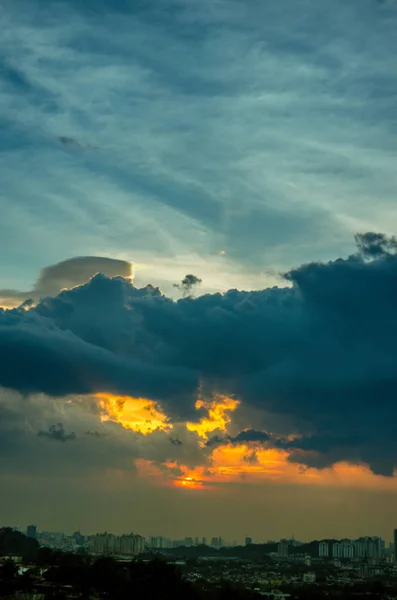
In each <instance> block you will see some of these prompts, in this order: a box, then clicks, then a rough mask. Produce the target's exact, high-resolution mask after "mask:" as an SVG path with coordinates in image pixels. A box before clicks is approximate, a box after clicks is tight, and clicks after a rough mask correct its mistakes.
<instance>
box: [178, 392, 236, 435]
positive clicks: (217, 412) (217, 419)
mask: <svg viewBox="0 0 397 600" xmlns="http://www.w3.org/2000/svg"><path fill="white" fill-rule="evenodd" d="M238 405H239V401H238V400H233V399H232V398H227V397H226V396H218V397H216V399H215V400H211V401H205V400H197V402H196V408H197V410H199V409H201V408H204V409H205V410H207V411H208V416H207V417H203V418H202V419H201V420H200V422H199V423H187V424H186V427H187V428H188V429H189V431H196V432H197V433H198V434H199V436H200V437H202V438H204V439H208V434H209V433H212V432H213V431H216V430H217V429H219V430H220V431H226V429H227V426H228V425H229V423H230V422H231V416H230V414H229V413H231V412H233V411H234V410H236V408H237V406H238Z"/></svg>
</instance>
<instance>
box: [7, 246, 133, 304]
mask: <svg viewBox="0 0 397 600" xmlns="http://www.w3.org/2000/svg"><path fill="white" fill-rule="evenodd" d="M96 273H103V274H104V275H106V276H107V277H116V276H122V277H131V274H132V265H131V263H130V262H127V261H125V260H119V259H115V258H107V257H103V256H77V257H75V258H69V259H68V260H64V261H62V262H59V263H57V264H55V265H51V266H49V267H45V268H44V269H42V271H41V273H40V277H39V278H38V280H37V281H36V283H35V285H34V287H33V289H32V290H30V291H28V292H20V291H18V290H0V299H2V300H3V301H4V304H7V301H8V302H9V304H10V305H12V306H14V305H18V304H20V303H21V302H23V301H25V300H30V299H31V300H34V301H37V300H40V299H41V298H45V297H46V296H54V295H56V294H58V293H59V292H60V291H61V290H62V289H64V288H73V287H74V286H76V285H82V284H83V283H86V282H87V281H89V280H90V279H91V277H93V276H94V275H95V274H96Z"/></svg>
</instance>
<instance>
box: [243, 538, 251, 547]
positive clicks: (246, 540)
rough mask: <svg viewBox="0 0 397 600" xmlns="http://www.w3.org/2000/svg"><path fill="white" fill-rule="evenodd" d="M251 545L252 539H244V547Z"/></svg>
mask: <svg viewBox="0 0 397 600" xmlns="http://www.w3.org/2000/svg"><path fill="white" fill-rule="evenodd" d="M251 544H252V537H246V538H245V545H246V546H250V545H251Z"/></svg>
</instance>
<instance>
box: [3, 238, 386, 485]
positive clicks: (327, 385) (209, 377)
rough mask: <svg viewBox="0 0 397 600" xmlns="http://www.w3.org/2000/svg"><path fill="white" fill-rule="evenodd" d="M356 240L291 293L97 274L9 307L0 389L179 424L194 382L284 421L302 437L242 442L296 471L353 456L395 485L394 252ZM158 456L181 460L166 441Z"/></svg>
mask: <svg viewBox="0 0 397 600" xmlns="http://www.w3.org/2000/svg"><path fill="white" fill-rule="evenodd" d="M357 242H358V249H357V252H356V253H355V254H353V255H351V256H349V257H348V258H346V259H342V258H339V259H337V260H335V261H331V262H328V263H316V262H312V263H308V264H305V265H302V266H301V267H298V268H296V269H293V270H291V271H290V272H288V273H287V274H286V275H285V279H286V281H287V282H288V285H287V286H286V287H284V288H279V287H274V288H270V289H265V290H260V291H252V292H247V291H237V290H230V291H229V292H227V293H225V294H208V295H204V296H201V297H198V298H195V299H194V298H184V299H181V300H179V301H177V302H175V301H173V300H171V299H169V298H167V297H165V296H163V295H162V294H161V292H160V291H159V290H157V289H156V288H153V287H151V286H149V287H148V288H143V289H141V290H139V289H136V288H135V287H134V286H133V284H132V283H131V281H129V280H127V279H124V278H113V279H109V278H106V277H104V276H103V275H97V276H95V277H94V278H93V279H92V280H91V281H90V282H88V283H87V284H84V285H82V286H79V287H76V288H74V289H72V290H69V291H67V290H66V291H63V292H61V293H60V294H58V295H57V296H56V297H54V298H50V297H47V298H46V299H44V300H43V301H42V302H40V303H39V304H38V305H37V306H36V307H32V308H30V309H28V310H22V309H18V310H17V309H14V310H11V311H3V312H2V313H0V358H1V360H0V384H1V385H3V386H6V387H9V388H14V389H17V390H19V391H21V392H24V393H31V392H39V391H42V392H45V393H47V394H49V395H54V396H59V395H63V394H71V393H80V394H88V393H93V392H101V391H113V392H114V393H119V394H128V395H133V396H141V397H147V398H151V399H154V400H156V401H157V402H158V403H159V404H160V405H161V406H162V408H163V410H165V412H166V413H167V414H168V415H169V416H171V417H172V418H174V419H177V420H180V421H183V420H184V419H186V418H192V417H193V416H194V415H195V413H196V411H195V401H196V399H197V392H196V390H197V389H198V382H200V386H201V387H200V389H205V390H206V394H208V397H210V396H211V393H215V392H216V393H222V394H228V395H233V396H234V397H236V398H237V399H238V400H240V402H241V403H242V405H247V406H252V407H255V409H259V410H263V411H264V412H267V413H272V412H274V413H277V414H279V415H280V414H281V415H285V418H286V419H288V423H290V424H291V425H290V432H289V433H290V434H294V436H295V437H294V440H295V441H294V442H291V443H289V444H287V442H284V443H283V442H280V441H277V440H276V438H271V439H267V438H266V436H268V433H265V432H258V431H256V430H255V424H254V423H252V424H251V428H248V429H249V430H248V431H242V432H241V433H240V434H238V435H237V436H235V438H236V442H237V441H238V442H240V443H247V442H249V441H255V442H257V443H260V442H262V443H266V444H271V443H273V444H274V445H278V446H280V445H281V446H282V447H284V448H285V449H286V450H288V452H289V453H290V460H291V461H295V462H299V463H302V464H307V465H310V466H316V467H318V468H323V467H325V466H329V465H331V464H334V463H335V462H338V461H341V460H347V461H349V462H352V463H357V464H366V465H369V467H370V468H371V469H372V471H373V472H375V473H378V474H382V475H390V474H392V473H393V469H394V466H395V465H396V464H397V449H396V447H395V443H394V440H395V435H396V428H395V426H394V425H393V423H394V422H395V416H396V404H395V403H396V392H397V345H396V342H395V340H396V334H397V313H396V303H397V255H396V253H395V249H396V244H395V241H394V240H393V239H390V238H386V237H385V236H382V235H380V234H374V233H369V234H364V235H361V236H359V237H358V238H357ZM301 423H305V433H302V432H301V431H300V429H299V427H300V424H301ZM308 432H309V433H308ZM271 433H272V432H269V434H270V436H271ZM285 439H286V440H287V438H285ZM288 439H290V438H288ZM229 440H230V438H229ZM283 444H284V445H283ZM164 447H165V448H167V452H169V451H170V450H171V449H173V448H175V450H177V448H176V447H175V446H173V445H172V444H170V443H169V440H165V441H164ZM182 448H183V446H182Z"/></svg>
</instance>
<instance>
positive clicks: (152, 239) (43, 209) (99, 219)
mask: <svg viewBox="0 0 397 600" xmlns="http://www.w3.org/2000/svg"><path fill="white" fill-rule="evenodd" d="M0 19H1V21H0V26H1V31H2V36H1V39H0V77H1V85H0V123H1V127H0V151H1V160H0V181H1V188H0V207H1V214H2V218H1V221H0V249H1V252H0V281H1V287H3V288H16V289H27V288H30V287H31V286H32V284H33V282H34V281H35V280H36V278H37V276H38V272H39V270H40V269H41V268H42V267H45V266H47V265H50V264H53V263H56V262H59V261H62V260H65V259H68V258H71V257H74V256H85V255H98V256H110V257H114V258H121V259H125V260H130V261H132V262H135V263H137V264H138V270H137V273H136V280H137V283H138V284H146V283H148V282H152V283H154V284H160V285H161V286H162V287H163V289H165V291H171V290H172V283H174V282H175V281H179V280H180V279H181V278H182V277H183V276H184V275H185V274H186V273H187V272H194V273H195V274H197V275H198V276H199V277H201V278H202V279H203V286H202V289H203V291H206V290H208V291H214V290H226V289H228V288H230V287H237V288H245V289H249V288H254V289H257V288H263V287H264V286H266V285H269V284H272V283H273V282H275V281H277V277H276V275H275V273H276V272H278V271H280V270H281V271H283V270H286V269H288V268H290V267H292V266H296V265H299V264H301V263H302V262H305V261H309V260H312V259H319V260H328V259H332V258H336V257H337V256H341V255H346V253H349V252H350V251H353V247H354V245H353V235H354V234H355V233H356V232H357V231H368V230H375V231H382V232H384V233H387V234H394V233H395V223H396V217H397V203H396V201H395V190H396V183H397V175H396V173H395V163H396V160H395V159H396V150H397V142H396V106H397V103H396V96H397V80H396V77H395V71H396V58H395V57H396V51H397V41H396V38H395V31H396V29H397V4H396V2H395V1H394V0H389V1H388V0H385V1H383V2H380V1H376V0H361V1H360V2H357V1H356V0H354V1H353V0H343V1H342V0H340V1H339V0H333V1H332V2H329V1H323V0H301V1H300V2H296V1H295V0H278V1H277V2H268V1H263V0H262V1H259V0H258V1H257V0H241V1H240V0H234V1H233V0H202V1H201V2H197V1H193V0H184V1H183V2H182V1H180V0H158V1H156V2H154V1H153V2H152V1H143V0H142V1H141V2H136V1H132V0H131V1H128V0H123V1H118V2H117V1H115V2H114V1H110V0H102V1H101V2H98V1H95V2H94V1H88V2H87V1H86V2H83V3H82V2H80V1H79V2H78V1H77V0H76V1H73V0H63V1H59V2H55V1H48V0H41V1H40V0H25V1H23V0H14V1H13V2H12V3H11V2H8V3H6V4H5V5H4V6H3V8H2V13H1V16H0Z"/></svg>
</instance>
